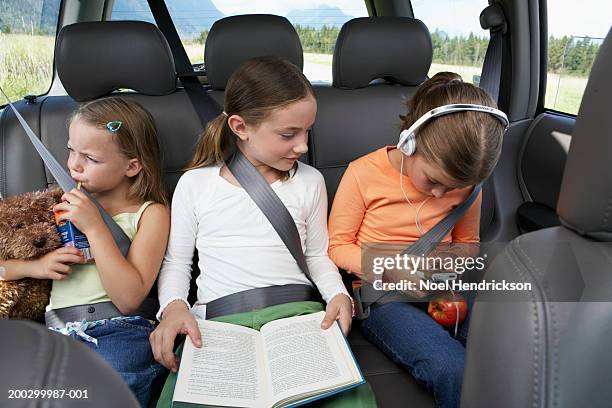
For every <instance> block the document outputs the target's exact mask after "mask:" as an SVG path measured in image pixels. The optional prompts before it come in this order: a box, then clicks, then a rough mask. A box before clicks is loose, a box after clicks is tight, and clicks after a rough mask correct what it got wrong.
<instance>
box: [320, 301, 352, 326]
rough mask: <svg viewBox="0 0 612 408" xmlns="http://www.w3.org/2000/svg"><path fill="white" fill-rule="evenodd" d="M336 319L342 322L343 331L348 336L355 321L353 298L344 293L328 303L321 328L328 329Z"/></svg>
mask: <svg viewBox="0 0 612 408" xmlns="http://www.w3.org/2000/svg"><path fill="white" fill-rule="evenodd" d="M336 320H338V323H340V328H341V329H342V333H344V335H345V336H347V335H348V332H349V331H350V330H351V324H352V323H353V305H352V303H351V299H350V298H349V297H348V296H347V295H345V294H343V293H339V294H337V295H336V296H334V297H333V298H332V300H330V301H329V303H328V304H327V307H326V308H325V317H324V318H323V321H322V322H321V328H322V329H323V330H325V329H328V328H329V327H330V326H331V325H332V324H333V323H334V322H335V321H336Z"/></svg>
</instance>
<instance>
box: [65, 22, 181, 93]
mask: <svg viewBox="0 0 612 408" xmlns="http://www.w3.org/2000/svg"><path fill="white" fill-rule="evenodd" d="M55 58H56V61H57V73H58V75H59V78H60V80H61V81H62V84H63V85H64V88H65V89H66V92H68V95H70V96H71V97H72V98H73V99H75V100H77V101H87V100H91V99H94V98H98V97H100V96H103V95H106V94H108V93H109V92H112V91H114V90H116V89H119V88H126V89H133V90H135V91H137V92H139V93H141V94H144V95H166V94H169V93H171V92H172V91H174V90H175V89H176V71H175V68H174V60H173V59H172V52H171V51H170V47H169V46H168V43H167V42H166V39H165V38H164V36H163V35H162V33H161V32H160V31H159V30H158V29H157V27H156V26H154V25H153V24H150V23H145V22H141V21H103V22H87V23H76V24H72V25H69V26H66V27H64V28H62V30H61V31H60V33H59V35H58V37H57V45H56V49H55Z"/></svg>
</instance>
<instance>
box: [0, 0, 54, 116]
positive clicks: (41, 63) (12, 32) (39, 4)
mask: <svg viewBox="0 0 612 408" xmlns="http://www.w3.org/2000/svg"><path fill="white" fill-rule="evenodd" d="M59 10H60V0H30V1H23V0H1V2H0V87H2V89H3V90H4V92H5V93H6V94H7V95H8V97H9V99H10V100H11V101H16V100H19V99H22V98H23V97H24V96H25V95H42V94H45V93H47V92H48V91H49V88H50V87H51V82H52V80H53V49H54V46H55V32H56V31H57V20H58V16H59ZM5 103H6V100H5V99H4V97H1V96H0V105H4V104H5Z"/></svg>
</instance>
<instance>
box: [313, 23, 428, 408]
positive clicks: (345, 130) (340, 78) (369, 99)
mask: <svg viewBox="0 0 612 408" xmlns="http://www.w3.org/2000/svg"><path fill="white" fill-rule="evenodd" d="M432 53H433V51H432V44H431V38H430V35H429V30H428V29H427V27H426V26H425V25H424V24H423V23H422V22H421V21H420V20H416V19H412V18H406V17H363V18H356V19H353V20H350V21H348V22H347V23H345V24H344V25H343V27H342V29H341V30H340V34H339V35H338V40H337V41H336V47H335V49H334V55H333V83H332V85H320V84H315V85H314V89H315V93H316V95H317V101H318V108H319V109H318V111H317V119H316V121H315V124H314V126H313V128H312V132H311V138H310V152H311V153H310V158H311V164H312V165H313V166H314V167H316V168H317V169H318V170H319V171H321V173H322V174H323V176H324V178H325V182H326V185H327V194H328V197H329V203H330V207H331V203H332V201H333V198H334V195H335V193H336V190H337V188H338V184H339V183H340V180H341V178H342V175H343V174H344V171H345V170H346V167H347V166H348V164H349V163H350V162H351V161H353V160H355V159H357V158H359V157H361V156H363V155H365V154H367V153H370V152H372V151H374V150H376V149H378V148H380V147H383V146H386V145H394V144H396V143H397V139H398V135H399V130H400V118H399V115H400V114H402V115H403V114H405V113H406V105H405V101H406V100H407V99H408V98H410V97H411V96H412V95H413V94H414V93H415V91H416V89H417V87H418V85H419V84H421V83H422V82H423V81H424V80H425V79H426V78H427V72H428V70H429V67H430V65H431V59H432ZM349 342H350V343H351V346H352V348H353V352H354V353H355V356H356V358H357V360H358V361H359V364H360V366H361V369H362V371H363V373H364V375H365V376H366V378H367V380H368V382H369V383H370V384H371V385H372V387H373V389H374V392H375V394H376V398H377V400H378V402H379V405H380V406H381V407H400V406H402V407H403V406H406V405H407V404H410V406H413V407H432V406H434V401H433V398H432V397H431V395H430V394H429V393H428V392H427V391H426V390H425V389H424V388H423V387H422V386H420V385H419V384H418V383H417V382H416V380H415V379H414V378H413V377H412V376H411V375H410V374H408V373H407V372H406V371H404V370H403V369H401V368H400V367H399V366H397V365H396V364H395V363H393V362H392V361H391V360H390V359H389V358H387V357H386V356H385V355H384V354H383V353H382V352H381V351H379V350H378V349H377V348H376V347H374V346H373V345H372V344H370V343H369V342H368V341H367V340H366V339H365V338H364V337H363V336H362V334H361V330H360V329H359V323H358V322H357V321H356V322H355V324H354V328H353V330H352V331H351V333H350V335H349Z"/></svg>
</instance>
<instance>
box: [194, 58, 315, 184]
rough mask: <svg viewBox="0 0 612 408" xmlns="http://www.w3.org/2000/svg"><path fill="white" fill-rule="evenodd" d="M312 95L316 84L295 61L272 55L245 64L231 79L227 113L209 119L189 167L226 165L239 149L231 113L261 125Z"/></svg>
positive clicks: (225, 101)
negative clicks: (230, 123) (229, 120)
mask: <svg viewBox="0 0 612 408" xmlns="http://www.w3.org/2000/svg"><path fill="white" fill-rule="evenodd" d="M308 96H313V97H314V91H313V89H312V86H311V85H310V82H309V81H308V79H306V77H305V76H304V74H303V73H302V72H301V71H300V70H299V69H298V68H297V67H296V66H295V65H293V64H292V63H290V62H288V61H286V60H283V59H281V58H278V57H270V56H266V57H258V58H253V59H251V60H249V61H247V62H245V63H243V64H242V65H240V67H238V69H236V71H234V73H233V74H232V75H231V77H230V79H229V81H228V82H227V87H226V89H225V100H224V109H223V111H224V113H221V114H219V116H217V117H216V118H214V119H213V120H211V121H210V122H208V124H207V126H206V129H205V130H204V132H203V133H202V135H201V136H200V139H199V141H198V145H197V147H196V152H195V155H194V157H193V159H192V160H191V162H190V163H189V164H188V165H187V167H186V168H185V170H191V169H196V168H199V167H204V166H212V165H221V166H222V165H223V164H224V163H225V161H226V160H227V159H228V158H229V157H230V156H231V155H232V154H233V153H234V152H235V149H236V138H237V136H236V135H235V134H234V133H233V132H232V130H231V129H230V127H229V125H228V124H227V118H228V116H231V115H240V116H241V117H242V118H243V119H244V121H245V122H246V123H247V124H248V125H250V126H258V125H259V124H261V123H262V122H263V121H264V120H265V119H266V117H267V116H268V115H269V114H270V113H271V112H272V111H274V110H276V109H279V108H283V107H286V106H287V105H290V104H292V103H294V102H297V101H299V100H302V99H304V98H306V97H308ZM288 177H289V172H286V171H285V172H281V179H282V180H286V179H287V178H288Z"/></svg>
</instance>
